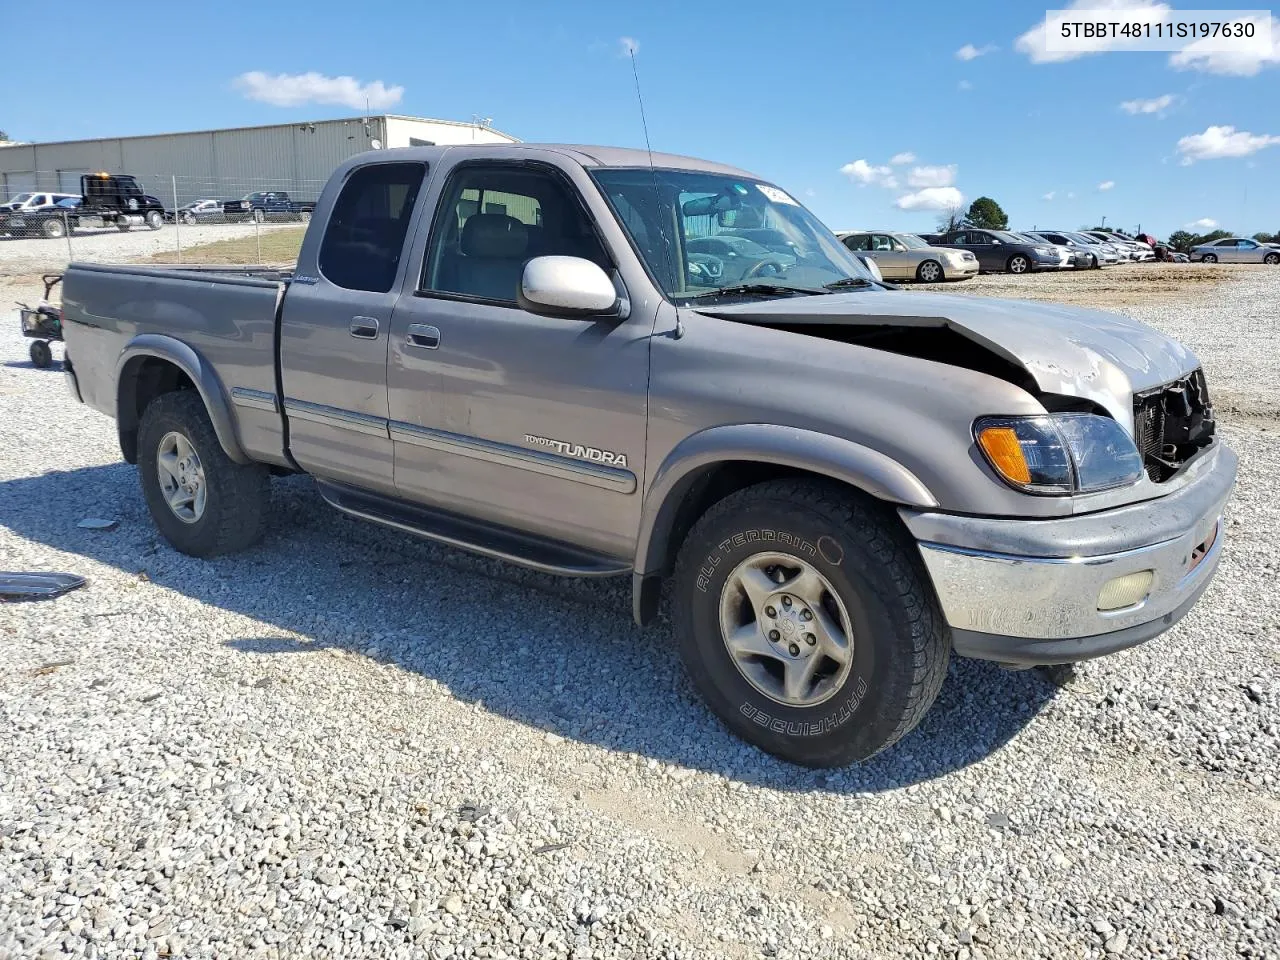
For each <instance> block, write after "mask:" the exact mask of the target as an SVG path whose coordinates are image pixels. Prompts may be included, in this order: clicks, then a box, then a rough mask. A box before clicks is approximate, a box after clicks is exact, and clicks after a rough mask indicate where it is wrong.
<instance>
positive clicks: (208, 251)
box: [143, 227, 307, 266]
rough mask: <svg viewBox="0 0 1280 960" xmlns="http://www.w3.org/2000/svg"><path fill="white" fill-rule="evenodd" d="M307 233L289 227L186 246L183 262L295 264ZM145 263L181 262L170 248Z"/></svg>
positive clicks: (183, 249)
mask: <svg viewBox="0 0 1280 960" xmlns="http://www.w3.org/2000/svg"><path fill="white" fill-rule="evenodd" d="M171 229H172V228H171ZM306 232H307V228H306V227H288V228H286V229H281V230H268V231H265V232H263V233H262V234H261V235H260V236H258V237H254V236H248V237H237V238H236V239H234V240H215V241H213V243H200V244H196V245H195V246H192V247H183V248H182V263H233V264H245V263H266V264H271V265H273V266H274V265H279V264H293V263H294V262H295V261H296V260H297V259H298V248H299V247H301V246H302V237H303V236H304V235H305V234H306ZM143 262H145V263H178V253H177V251H176V250H166V251H164V252H163V253H157V254H155V255H154V256H151V257H148V258H147V259H146V260H145V261H143Z"/></svg>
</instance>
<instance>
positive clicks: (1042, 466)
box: [973, 413, 1143, 494]
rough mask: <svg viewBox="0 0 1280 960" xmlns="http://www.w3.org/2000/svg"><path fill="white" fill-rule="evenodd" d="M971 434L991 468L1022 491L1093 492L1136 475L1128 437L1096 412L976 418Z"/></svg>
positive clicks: (1137, 457) (1138, 467)
mask: <svg viewBox="0 0 1280 960" xmlns="http://www.w3.org/2000/svg"><path fill="white" fill-rule="evenodd" d="M973 434H974V438H975V439H976V440H977V442H978V447H979V449H981V450H982V453H983V455H984V456H985V457H986V458H987V462H988V463H990V464H991V467H992V469H993V470H995V472H996V473H997V474H999V475H1000V477H1001V478H1002V479H1003V480H1004V481H1005V482H1006V483H1008V484H1010V485H1011V486H1014V487H1017V488H1018V489H1019V490H1023V491H1025V492H1027V493H1039V494H1070V493H1093V492H1095V491H1098V490H1109V489H1111V488H1112V487H1122V486H1127V485H1128V484H1131V483H1135V482H1137V481H1138V479H1139V478H1140V477H1141V476H1142V469H1143V468H1142V456H1141V454H1139V453H1138V448H1137V447H1136V446H1135V445H1134V442H1133V438H1132V437H1130V436H1129V434H1127V433H1125V431H1124V428H1123V427H1121V426H1120V424H1118V423H1116V422H1115V421H1114V420H1112V419H1111V418H1110V417H1103V416H1099V415H1098V414H1093V413H1059V414H1050V415H1046V416H1042V417H982V418H981V419H979V420H977V421H976V422H975V423H974V425H973Z"/></svg>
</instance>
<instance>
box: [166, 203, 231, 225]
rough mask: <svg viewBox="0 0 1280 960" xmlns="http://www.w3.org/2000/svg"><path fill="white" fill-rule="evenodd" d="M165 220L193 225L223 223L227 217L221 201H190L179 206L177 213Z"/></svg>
mask: <svg viewBox="0 0 1280 960" xmlns="http://www.w3.org/2000/svg"><path fill="white" fill-rule="evenodd" d="M167 219H169V220H174V219H178V220H180V221H181V222H182V223H189V224H195V223H216V222H224V221H225V220H226V219H227V217H226V214H225V213H224V212H223V209H222V201H221V200H192V201H191V202H190V203H184V204H183V205H182V206H180V207H179V208H178V209H177V212H176V213H175V214H171V215H169V216H168V217H167Z"/></svg>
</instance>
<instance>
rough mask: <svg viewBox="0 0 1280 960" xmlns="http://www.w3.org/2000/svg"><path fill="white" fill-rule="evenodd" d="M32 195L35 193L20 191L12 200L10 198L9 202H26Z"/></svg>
mask: <svg viewBox="0 0 1280 960" xmlns="http://www.w3.org/2000/svg"><path fill="white" fill-rule="evenodd" d="M33 196H35V194H33V193H20V194H18V195H17V196H16V197H14V198H13V199H12V200H10V201H9V202H10V203H26V202H27V201H28V200H30V199H31V198H32V197H33Z"/></svg>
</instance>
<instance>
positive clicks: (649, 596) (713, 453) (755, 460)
mask: <svg viewBox="0 0 1280 960" xmlns="http://www.w3.org/2000/svg"><path fill="white" fill-rule="evenodd" d="M783 476H809V477H814V478H820V479H827V480H836V481H838V482H841V483H844V484H847V485H848V486H849V487H851V488H853V489H856V490H859V491H861V492H863V493H865V494H867V495H869V496H871V497H874V498H876V499H877V500H882V501H886V502H890V503H896V504H903V505H910V506H916V507H922V508H929V507H936V506H937V505H938V500H937V498H936V497H934V495H933V494H932V493H931V492H930V490H929V489H928V488H927V487H926V486H925V485H924V483H922V482H921V481H920V479H919V478H918V477H916V476H915V474H913V473H912V472H911V471H910V470H909V469H907V468H906V467H905V466H903V465H902V464H901V463H898V462H897V461H896V460H894V459H892V458H891V457H888V456H886V455H885V454H883V453H880V452H879V451H877V450H873V449H872V448H870V447H867V446H864V445H862V444H859V443H855V442H853V441H851V440H845V439H843V438H840V437H833V436H830V435H828V434H823V433H818V432H816V431H812V430H801V429H798V428H795V427H783V426H777V425H774V424H734V425H728V426H721V427H711V428H709V429H707V430H703V431H700V432H698V433H695V434H693V435H692V436H689V437H687V438H685V439H684V440H683V441H681V442H680V443H679V444H678V445H677V446H676V447H675V449H674V450H672V451H671V453H670V454H669V455H668V456H667V458H666V459H665V460H664V461H663V462H662V464H661V465H660V466H659V467H658V469H657V470H656V471H655V472H654V474H653V480H652V482H651V483H650V484H649V488H648V493H647V494H646V497H645V503H644V507H643V509H642V511H641V519H640V530H639V536H638V538H637V542H636V552H635V559H634V566H633V569H634V573H633V574H632V613H633V615H634V616H635V619H636V622H637V623H639V624H642V625H643V624H645V623H648V622H649V621H650V620H652V619H653V617H654V616H655V615H656V613H657V607H658V598H659V594H660V590H661V583H662V578H663V577H664V576H665V575H666V574H667V573H669V572H670V570H671V568H672V566H673V564H674V561H675V554H676V551H677V550H678V549H679V546H680V544H681V543H682V542H683V541H684V537H685V534H687V533H688V531H689V529H690V528H691V527H692V526H693V524H694V522H695V521H696V520H697V518H698V517H700V516H701V515H702V514H703V513H705V512H706V510H707V509H708V508H709V507H710V506H711V505H712V504H714V503H716V502H718V501H720V500H722V499H724V497H726V496H728V495H729V494H731V493H733V492H735V491H737V490H740V489H742V488H744V487H747V486H753V485H754V484H756V483H761V482H764V481H766V480H772V479H777V478H779V477H783Z"/></svg>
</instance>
